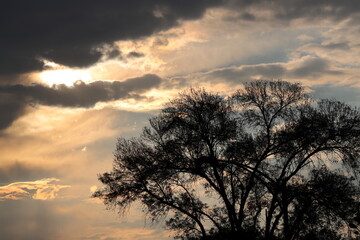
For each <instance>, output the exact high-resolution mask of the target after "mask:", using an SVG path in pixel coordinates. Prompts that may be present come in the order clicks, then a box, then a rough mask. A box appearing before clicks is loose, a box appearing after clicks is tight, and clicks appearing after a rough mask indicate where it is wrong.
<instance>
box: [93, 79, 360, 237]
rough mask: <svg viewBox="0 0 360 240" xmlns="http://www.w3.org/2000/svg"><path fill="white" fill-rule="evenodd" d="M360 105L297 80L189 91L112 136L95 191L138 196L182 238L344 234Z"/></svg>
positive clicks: (352, 204) (350, 215) (351, 209)
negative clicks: (315, 93)
mask: <svg viewBox="0 0 360 240" xmlns="http://www.w3.org/2000/svg"><path fill="white" fill-rule="evenodd" d="M359 113H360V112H359V111H358V110H357V109H356V108H353V107H350V106H348V105H346V104H344V103H341V102H338V101H335V100H319V101H314V100H312V99H310V97H309V96H308V95H307V94H306V93H305V90H304V88H303V87H302V86H301V85H300V84H293V83H288V82H283V81H255V82H249V83H247V84H245V86H244V89H241V90H238V91H237V92H236V93H235V94H234V95H232V96H230V97H227V98H225V97H222V96H219V95H217V94H213V93H208V92H206V91H205V90H201V89H200V90H194V89H191V90H189V91H188V92H185V93H182V94H180V95H179V97H177V98H175V99H174V100H172V101H170V102H169V103H168V104H167V105H166V106H165V108H164V109H162V111H161V113H160V114H159V115H158V116H156V117H154V118H152V119H150V126H149V127H145V128H144V130H143V133H142V135H141V137H139V138H134V139H130V140H126V139H123V138H120V139H118V143H117V147H116V151H115V154H114V164H113V170H112V171H111V172H109V173H104V174H102V175H100V176H99V180H100V181H101V182H102V183H103V184H104V187H103V188H102V189H100V190H98V191H97V192H96V193H95V194H94V197H97V198H100V199H102V200H103V201H104V203H105V204H106V205H108V206H114V207H118V208H119V209H121V210H124V209H126V208H127V207H129V206H130V205H131V203H133V202H135V201H139V202H141V203H142V204H143V206H144V211H145V212H146V213H147V214H148V215H149V216H150V217H151V218H152V220H153V221H155V222H156V221H159V220H160V219H162V218H164V219H166V225H167V227H168V228H170V229H172V230H175V232H176V233H177V236H176V238H180V239H214V240H215V239H285V240H293V239H294V240H295V239H303V240H305V239H343V238H345V237H347V238H351V237H356V236H355V235H356V234H357V233H358V232H357V231H358V230H359V214H360V213H359V212H358V211H356V209H359V207H360V205H359V200H360V199H359V181H358V178H357V174H358V173H359V153H360V114H359Z"/></svg>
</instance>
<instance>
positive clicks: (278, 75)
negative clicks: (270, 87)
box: [171, 56, 344, 86]
mask: <svg viewBox="0 0 360 240" xmlns="http://www.w3.org/2000/svg"><path fill="white" fill-rule="evenodd" d="M342 74H344V72H343V71H342V70H339V69H337V68H334V67H333V66H332V65H331V62H330V61H328V60H326V59H323V58H319V57H311V56H305V57H301V58H298V59H295V60H293V61H290V62H287V63H267V64H256V65H241V66H234V67H225V68H217V69H214V70H210V71H207V72H199V73H195V74H189V75H185V76H176V77H174V78H172V79H171V81H172V82H174V83H177V84H178V85H183V86H185V85H188V84H193V83H195V82H197V83H199V82H202V83H206V82H208V83H209V82H210V83H225V84H229V85H232V86H234V85H239V84H241V83H244V82H248V81H253V80H257V79H284V80H305V79H310V80H311V79H321V78H322V77H324V76H336V77H338V76H340V75H342Z"/></svg>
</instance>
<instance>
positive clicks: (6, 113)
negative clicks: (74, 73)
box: [0, 74, 162, 130]
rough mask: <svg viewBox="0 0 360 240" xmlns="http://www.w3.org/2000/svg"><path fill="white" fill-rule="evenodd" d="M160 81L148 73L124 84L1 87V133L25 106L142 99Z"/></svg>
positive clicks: (86, 104) (79, 82) (71, 105)
mask: <svg viewBox="0 0 360 240" xmlns="http://www.w3.org/2000/svg"><path fill="white" fill-rule="evenodd" d="M161 82H162V79H161V78H160V77H158V76H157V75H153V74H147V75H144V76H142V77H138V78H131V79H127V80H126V81H123V82H106V81H96V82H91V83H89V84H85V83H84V82H82V81H78V82H76V83H75V84H74V85H73V86H70V87H69V86H66V85H64V84H59V85H54V86H52V87H48V86H44V85H40V84H34V85H30V86H25V85H12V86H0V130H1V129H5V128H7V127H8V126H10V125H11V124H12V122H13V121H15V120H16V119H17V118H18V117H20V116H22V115H23V114H24V112H25V107H26V105H27V104H42V105H49V106H64V107H85V108H87V107H92V106H94V105H95V104H96V103H97V102H105V101H113V100H118V99H125V98H138V97H141V96H140V95H139V94H140V93H142V92H144V91H146V90H149V89H151V88H154V87H157V86H159V85H160V83H161Z"/></svg>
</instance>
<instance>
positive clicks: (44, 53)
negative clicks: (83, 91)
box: [0, 0, 222, 74]
mask: <svg viewBox="0 0 360 240" xmlns="http://www.w3.org/2000/svg"><path fill="white" fill-rule="evenodd" d="M221 3H222V1H221V0H197V1H192V0H182V1H168V0H152V1H148V0H123V1H118V0H108V1H98V0H86V1H85V0H72V1H68V0H61V1H60V0H53V1H48V0H37V1H26V0H14V1H5V2H3V3H2V5H1V8H0V16H1V21H0V29H1V38H0V74H18V73H25V72H31V71H35V70H41V69H42V63H41V62H40V61H39V60H38V59H39V58H46V59H48V60H52V61H55V62H57V63H60V64H63V65H67V66H72V67H85V66H89V65H91V64H93V63H95V62H97V61H99V60H100V58H101V57H102V53H101V52H99V51H98V50H97V48H99V47H101V46H102V45H103V44H112V43H113V42H114V41H116V40H128V39H137V38H140V37H144V36H149V35H151V34H153V33H154V32H158V31H161V30H166V29H169V28H171V27H172V26H175V25H177V24H178V23H179V21H180V20H187V19H197V18H200V17H201V16H202V15H203V13H204V11H205V10H206V9H207V8H209V7H214V6H217V5H219V4H221Z"/></svg>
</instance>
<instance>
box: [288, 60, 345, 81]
mask: <svg viewBox="0 0 360 240" xmlns="http://www.w3.org/2000/svg"><path fill="white" fill-rule="evenodd" d="M324 74H330V75H340V74H342V72H341V71H335V70H331V69H330V62H329V61H328V60H326V59H322V58H308V59H306V60H305V61H303V62H302V63H301V64H300V65H299V66H297V67H296V68H295V69H292V70H291V71H289V73H288V76H289V77H293V78H305V77H319V76H321V75H324Z"/></svg>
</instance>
